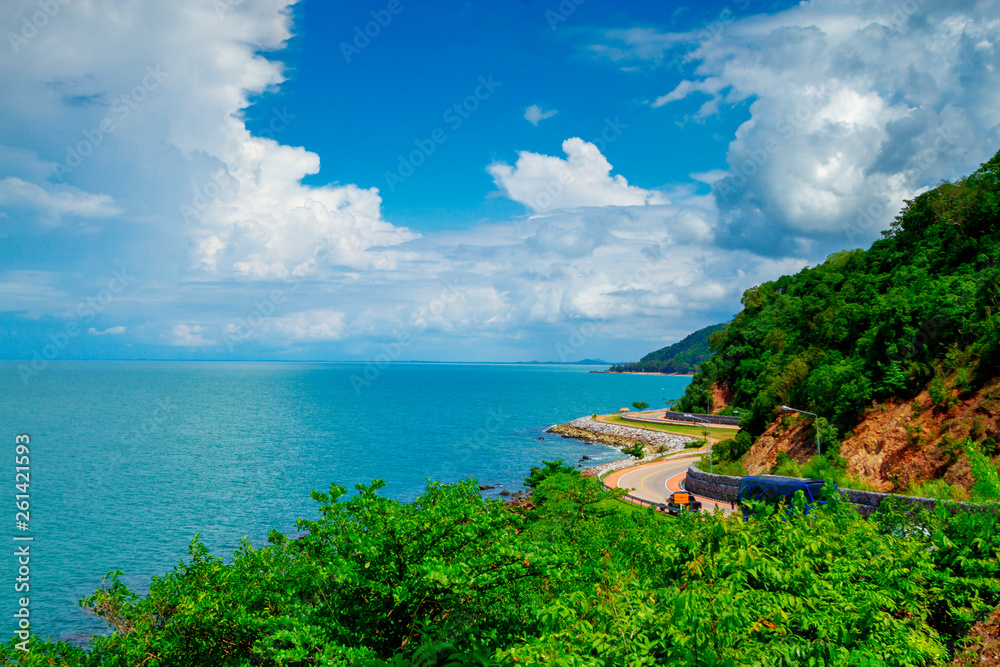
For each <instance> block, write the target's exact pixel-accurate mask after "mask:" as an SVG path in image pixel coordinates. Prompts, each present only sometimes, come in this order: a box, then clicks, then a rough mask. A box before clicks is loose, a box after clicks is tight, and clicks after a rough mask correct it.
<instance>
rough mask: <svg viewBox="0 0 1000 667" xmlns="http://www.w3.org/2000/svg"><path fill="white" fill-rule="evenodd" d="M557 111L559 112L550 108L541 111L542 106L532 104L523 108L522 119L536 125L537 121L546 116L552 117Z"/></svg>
mask: <svg viewBox="0 0 1000 667" xmlns="http://www.w3.org/2000/svg"><path fill="white" fill-rule="evenodd" d="M557 113H559V112H558V111H556V110H555V109H552V110H551V111H542V108H541V107H539V106H538V105H537V104H532V105H531V106H530V107H528V108H527V109H525V110H524V119H525V120H526V121H528V122H529V123H531V124H532V125H534V126H536V127H537V126H538V122H539V121H543V120H545V119H546V118H552V117H553V116H555V115H556V114H557Z"/></svg>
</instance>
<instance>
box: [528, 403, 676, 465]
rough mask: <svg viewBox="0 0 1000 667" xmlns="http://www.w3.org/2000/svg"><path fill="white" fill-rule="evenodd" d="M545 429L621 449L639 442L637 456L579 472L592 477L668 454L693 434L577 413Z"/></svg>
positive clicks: (568, 436) (566, 436)
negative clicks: (611, 422)
mask: <svg viewBox="0 0 1000 667" xmlns="http://www.w3.org/2000/svg"><path fill="white" fill-rule="evenodd" d="M546 432H547V433H555V434H557V435H561V436H562V437H564V438H575V439H577V440H582V441H584V442H591V443H594V444H601V445H606V446H609V447H614V448H616V449H621V448H622V447H630V446H631V445H633V444H634V443H636V442H639V443H642V445H643V450H644V456H643V457H642V458H641V459H634V458H626V459H622V460H619V461H612V462H610V463H602V464H600V465H596V466H591V467H587V468H584V469H583V470H582V471H581V473H582V474H583V475H584V476H585V477H596V476H598V475H600V474H602V473H604V472H607V471H609V470H618V469H621V468H628V467H631V466H634V465H638V464H640V463H642V462H644V461H647V460H652V459H654V458H658V457H660V456H663V455H665V454H672V453H674V452H679V451H682V450H683V449H684V444H685V443H688V442H694V441H695V439H696V438H692V437H689V436H686V435H676V434H674V433H665V432H661V431H652V430H650V429H645V428H638V427H633V426H623V425H620V424H609V423H607V422H600V421H595V420H594V419H593V418H591V417H580V418H578V419H574V420H573V421H571V422H569V423H568V424H557V425H555V426H551V427H549V428H548V429H546Z"/></svg>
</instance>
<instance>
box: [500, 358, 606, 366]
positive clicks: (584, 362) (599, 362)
mask: <svg viewBox="0 0 1000 667" xmlns="http://www.w3.org/2000/svg"><path fill="white" fill-rule="evenodd" d="M515 363H518V364H540V365H543V366H554V365H558V366H610V365H611V362H609V361H604V360H603V359H581V360H580V361H518V362H515Z"/></svg>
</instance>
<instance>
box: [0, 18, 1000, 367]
mask: <svg viewBox="0 0 1000 667" xmlns="http://www.w3.org/2000/svg"><path fill="white" fill-rule="evenodd" d="M0 28H2V29H0V33H2V36H3V40H2V43H0V358H7V359H22V360H27V361H30V363H28V364H23V365H22V366H23V368H24V369H29V370H27V371H25V372H22V376H24V379H25V381H26V382H27V381H29V380H30V378H31V377H32V374H33V373H34V372H36V371H40V370H41V369H44V367H45V366H46V365H47V364H48V363H49V362H51V361H53V360H59V359H233V360H376V361H379V362H380V363H382V362H387V361H402V360H436V361H496V362H514V361H531V360H539V361H575V360H578V359H583V358H592V359H593V358H600V359H605V360H608V361H612V362H615V361H628V360H635V359H638V358H639V357H641V356H642V355H644V354H646V353H647V352H649V351H652V350H654V349H657V348H659V347H662V346H664V345H666V344H669V343H672V342H676V341H677V340H679V339H681V338H683V337H684V336H685V335H687V334H688V333H690V332H692V331H694V330H696V329H699V328H701V327H704V326H707V325H710V324H715V323H717V322H723V321H727V320H729V319H730V318H732V317H733V316H734V315H735V314H736V313H737V312H739V310H740V307H741V306H740V299H741V297H742V294H743V292H744V291H745V290H746V289H748V288H750V287H752V286H754V285H757V284H760V283H761V282H763V281H766V280H773V279H775V278H777V277H779V276H781V275H784V274H788V273H793V272H795V271H798V270H799V269H801V268H802V267H804V266H808V265H816V264H818V263H820V262H822V261H823V260H824V258H825V257H827V256H828V255H829V254H831V253H834V252H837V251H840V250H844V249H853V248H859V247H860V248H865V247H868V246H869V245H870V244H871V243H872V242H873V241H874V240H876V239H877V238H879V237H880V232H881V231H882V230H884V229H886V228H887V227H888V225H889V223H891V221H892V220H893V218H894V217H895V216H896V215H897V214H898V212H899V210H900V208H901V207H902V206H903V204H904V201H905V200H907V199H910V198H912V197H914V196H915V195H917V194H919V193H921V192H923V191H925V190H927V189H929V188H931V187H934V186H935V185H937V184H938V183H940V182H941V181H942V180H954V179H956V178H959V177H961V176H963V175H965V174H967V173H969V172H971V171H973V170H974V169H975V168H976V167H977V166H978V165H979V164H980V163H981V162H984V161H986V160H987V159H989V158H990V157H991V156H992V155H993V154H994V153H995V152H996V151H997V150H998V149H1000V80H998V78H1000V70H998V66H1000V59H998V55H1000V52H998V48H1000V45H998V40H1000V8H998V2H992V1H991V2H982V1H979V2H977V1H971V0H970V1H964V0H959V1H952V2H931V1H930V0H891V1H884V2H883V1H878V0H876V1H872V0H864V1H861V0H857V1H855V0H840V1H837V2H833V1H830V0H813V1H809V2H799V3H792V2H770V1H766V0H733V1H730V0H725V1H722V2H701V3H697V4H683V3H677V2H661V3H648V2H633V1H631V0H619V1H618V2H614V3H608V2H599V1H598V0H561V1H556V0H550V1H544V0H520V1H517V2H507V3H471V2H457V1H452V0H439V1H437V2H434V3H427V2H420V1H419V0H374V1H368V0H360V1H357V2H351V3H329V2H322V1H321V0H303V1H302V2H292V1H290V0H171V2H169V3H166V2H156V3H153V2H143V1H141V0H114V1H112V0H25V1H22V0H8V1H7V2H4V3H3V5H2V7H0Z"/></svg>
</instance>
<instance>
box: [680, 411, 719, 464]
mask: <svg viewBox="0 0 1000 667" xmlns="http://www.w3.org/2000/svg"><path fill="white" fill-rule="evenodd" d="M684 416H685V417H690V418H691V419H697V420H698V421H703V422H705V423H706V424H708V474H710V475H712V474H715V473H714V472H713V471H714V470H715V466H714V465H712V464H713V463H714V462H713V461H712V422H710V421H708V420H707V419H705V418H704V417H699V416H697V415H689V414H686V413H685V415H684Z"/></svg>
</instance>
